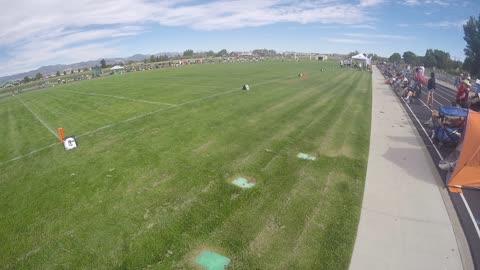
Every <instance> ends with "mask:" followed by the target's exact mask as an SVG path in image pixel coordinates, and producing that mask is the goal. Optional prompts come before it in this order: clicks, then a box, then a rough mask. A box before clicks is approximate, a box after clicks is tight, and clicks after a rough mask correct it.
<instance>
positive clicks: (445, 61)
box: [433, 50, 452, 69]
mask: <svg viewBox="0 0 480 270" xmlns="http://www.w3.org/2000/svg"><path fill="white" fill-rule="evenodd" d="M433 55H434V56H435V62H436V67H438V68H441V69H448V68H449V67H450V64H451V62H452V59H451V58H450V54H449V53H447V52H444V51H442V50H434V51H433Z"/></svg>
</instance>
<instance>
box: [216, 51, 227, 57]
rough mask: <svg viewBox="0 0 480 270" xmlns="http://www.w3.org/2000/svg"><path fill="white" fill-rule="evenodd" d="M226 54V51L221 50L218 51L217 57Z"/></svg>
mask: <svg viewBox="0 0 480 270" xmlns="http://www.w3.org/2000/svg"><path fill="white" fill-rule="evenodd" d="M227 54H228V52H227V50H225V49H221V50H220V51H218V53H217V56H225V55H227Z"/></svg>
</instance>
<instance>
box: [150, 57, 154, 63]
mask: <svg viewBox="0 0 480 270" xmlns="http://www.w3.org/2000/svg"><path fill="white" fill-rule="evenodd" d="M153 62H155V55H150V63H153Z"/></svg>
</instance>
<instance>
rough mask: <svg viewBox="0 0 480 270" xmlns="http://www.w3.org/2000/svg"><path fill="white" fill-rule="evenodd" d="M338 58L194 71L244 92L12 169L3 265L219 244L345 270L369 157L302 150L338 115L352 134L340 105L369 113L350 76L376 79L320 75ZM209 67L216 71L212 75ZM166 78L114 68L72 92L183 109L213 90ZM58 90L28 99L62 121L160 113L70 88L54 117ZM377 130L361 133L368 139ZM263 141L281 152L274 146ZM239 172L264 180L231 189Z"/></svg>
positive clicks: (251, 256)
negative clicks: (310, 158)
mask: <svg viewBox="0 0 480 270" xmlns="http://www.w3.org/2000/svg"><path fill="white" fill-rule="evenodd" d="M333 64H334V63H329V62H328V63H326V62H317V61H310V62H309V61H306V62H303V61H302V62H300V63H297V62H291V63H287V62H285V63H283V62H281V61H276V62H272V63H268V64H265V65H262V64H255V63H253V64H245V65H242V66H241V65H219V66H218V67H216V66H207V65H205V66H201V68H198V69H196V68H191V69H184V70H183V71H182V74H179V75H182V77H183V78H182V79H181V81H180V82H184V83H192V84H195V82H199V83H202V82H203V83H207V82H211V83H215V84H217V83H218V85H221V86H227V87H222V88H223V89H230V87H228V85H230V86H232V85H233V86H235V85H237V84H238V89H239V90H238V94H235V93H229V94H226V95H223V96H221V98H219V97H216V98H212V99H210V100H208V101H207V102H196V103H190V104H189V105H188V106H187V105H185V106H183V108H182V109H180V110H169V111H168V112H167V111H165V113H162V114H156V115H154V116H149V117H145V118H143V119H141V120H138V121H131V122H129V123H128V124H125V125H118V126H116V127H115V128H111V129H108V131H105V132H103V131H102V132H98V133H96V134H95V135H92V136H85V137H83V139H82V141H83V143H84V145H85V147H80V148H78V149H77V150H75V151H72V152H65V151H63V150H62V149H61V148H60V147H57V148H51V149H50V150H45V151H43V152H41V153H37V154H35V155H34V156H31V157H30V158H25V159H22V160H20V161H17V162H16V163H15V164H13V163H10V164H9V165H8V166H2V167H1V170H2V174H0V189H1V190H4V192H1V193H0V205H2V206H3V208H2V209H5V211H1V212H0V242H2V245H0V261H2V262H3V263H2V264H3V265H4V267H6V268H16V269H32V268H36V269H48V268H52V267H58V266H59V265H61V266H62V267H63V268H75V269H76V268H80V269H82V268H88V269H126V268H132V269H141V268H142V269H145V268H153V269H193V268H194V267H195V265H194V260H192V258H193V257H195V254H196V252H199V251H201V250H203V249H210V250H213V251H215V252H217V253H219V254H222V255H225V256H228V257H229V258H231V259H232V264H231V268H232V269H277V268H280V267H282V266H284V268H288V269H290V268H292V269H294V268H298V269H347V267H348V262H349V257H350V255H351V254H350V252H351V249H352V247H353V244H352V243H353V240H354V233H355V232H356V230H355V228H354V227H355V224H356V223H357V222H358V215H357V212H358V211H357V209H358V208H359V206H360V202H361V201H360V200H359V195H358V194H359V193H360V191H361V188H362V187H361V183H362V182H363V180H364V178H363V177H364V176H362V174H363V171H364V170H365V166H364V165H365V164H366V160H364V159H363V158H362V159H361V160H356V159H351V158H347V157H344V156H339V157H328V156H325V155H322V154H321V153H318V152H316V154H319V155H318V156H317V157H318V160H317V161H315V162H304V161H301V160H298V159H297V158H296V154H297V153H298V151H299V150H305V151H310V150H313V151H315V149H317V148H315V146H318V143H319V142H320V141H321V140H320V138H319V137H322V136H324V134H325V132H326V131H328V129H329V128H328V126H330V125H332V124H333V123H335V121H341V122H343V123H346V124H347V123H348V125H347V127H345V130H340V129H337V131H336V132H340V133H339V134H338V135H341V132H349V130H348V128H349V127H348V126H350V124H353V123H352V122H353V121H352V122H349V121H343V120H342V118H345V117H351V116H350V114H349V113H343V114H342V113H341V112H342V110H343V109H345V108H344V107H348V106H351V107H352V108H350V109H348V112H354V111H356V109H358V108H359V107H358V108H357V107H356V105H355V102H353V103H351V100H350V96H357V97H358V96H359V95H362V97H358V102H360V103H361V102H363V101H364V97H363V93H364V91H361V90H360V87H359V86H358V87H355V88H351V87H350V85H351V82H352V80H354V81H358V85H363V81H362V80H364V79H365V78H367V77H366V76H364V77H362V76H358V75H357V74H360V73H355V72H352V71H350V70H340V69H336V70H332V71H331V72H330V71H328V72H322V73H320V71H319V68H323V67H328V66H333ZM280 71H282V72H280ZM317 71H318V72H317ZM176 72H177V73H178V72H180V70H177V71H176ZM201 72H203V73H204V74H205V75H206V77H211V75H215V76H217V78H215V79H214V78H211V79H205V78H204V76H203V75H202V74H201ZM299 72H305V73H307V74H309V77H308V78H307V79H303V80H302V79H301V78H298V77H297V78H296V79H286V80H285V79H284V80H280V81H279V82H278V83H270V84H265V85H264V86H258V85H257V87H254V88H253V89H252V91H249V92H244V91H241V90H240V87H241V85H242V84H244V83H248V84H250V85H255V83H256V82H258V83H262V84H264V83H266V81H263V80H270V79H272V77H275V76H276V74H277V73H281V74H288V75H293V74H298V73H299ZM173 73H175V72H173ZM157 74H159V73H158V72H155V71H154V72H149V73H143V72H139V73H138V75H137V74H133V75H131V76H130V77H129V78H128V77H126V76H112V78H111V79H105V80H103V81H104V82H105V83H97V81H95V82H93V80H92V83H80V84H78V85H79V86H78V89H73V88H67V87H65V89H68V90H73V91H76V90H79V91H83V92H88V91H87V90H91V91H92V92H95V93H103V94H113V95H119V96H123V97H129V98H139V99H144V100H159V101H167V102H172V103H175V104H180V103H184V102H191V101H192V100H196V99H198V98H201V97H202V96H207V95H210V94H216V93H205V92H204V91H201V92H199V91H196V90H195V89H194V88H187V87H177V88H174V87H172V88H171V91H170V90H168V93H166V94H167V96H169V98H172V99H171V100H170V99H168V100H162V98H161V97H160V96H164V95H163V93H162V90H161V89H160V88H161V86H160V84H161V80H158V79H157V78H156V75H157ZM164 74H168V73H164ZM345 76H349V79H346V78H345ZM350 76H351V77H352V78H351V79H350ZM262 78H263V80H262ZM334 80H335V81H337V83H336V84H332V81H334ZM239 81H241V83H240V84H239V83H238V82H239ZM99 82H100V81H99ZM136 84H138V88H132V86H135V85H136ZM337 84H338V85H337ZM316 88H318V89H316ZM62 89H63V87H62ZM115 89H118V92H113V90H115ZM129 89H134V90H135V91H132V92H128V91H129ZM176 90H178V91H176ZM256 90H258V91H256ZM220 91H222V90H218V92H220ZM60 92H61V91H58V93H60ZM52 94H53V93H52ZM67 94H68V93H67ZM49 96H50V95H45V96H44V98H43V99H42V100H40V101H38V102H34V101H35V100H36V97H37V96H32V97H31V99H23V100H25V102H26V103H27V104H28V105H29V106H30V107H31V108H32V109H33V110H34V111H35V112H39V114H40V115H41V116H42V118H43V119H44V120H45V121H47V123H49V124H50V123H61V122H60V120H61V119H62V118H59V117H55V114H56V115H58V116H60V117H63V116H62V115H61V114H59V113H62V112H63V111H66V110H65V108H69V109H68V110H70V108H71V109H72V112H73V114H72V115H73V116H74V118H75V117H77V115H78V117H80V118H82V117H83V116H86V117H88V116H89V115H90V117H92V116H93V117H96V118H100V119H99V120H98V121H97V120H96V121H94V122H93V123H92V122H90V124H89V125H88V126H85V125H84V127H86V128H82V129H83V130H91V129H93V128H95V126H97V127H98V126H103V125H106V124H109V123H108V122H111V123H115V122H117V121H122V120H123V119H125V118H129V117H132V116H135V115H140V114H143V113H147V112H149V111H145V110H143V108H148V109H149V110H150V111H153V110H157V109H160V107H157V108H154V106H153V105H148V104H140V103H129V102H126V103H125V102H121V101H120V100H116V99H112V101H111V102H106V103H112V106H106V107H102V108H98V109H101V112H102V113H107V115H103V114H99V113H95V112H94V113H89V112H90V111H92V110H97V106H102V105H101V104H102V102H103V100H101V99H96V98H91V97H90V98H88V97H86V96H85V98H78V99H76V98H75V96H74V94H70V96H69V97H67V98H69V99H70V102H66V103H64V104H63V105H62V104H61V105H62V106H61V105H58V106H57V107H58V108H57V109H54V113H52V114H53V115H52V116H51V117H50V118H49V119H51V120H50V121H49V119H47V118H46V117H45V113H44V112H45V111H47V110H48V109H49V108H44V107H45V106H47V107H49V106H50V105H49V104H50V103H51V102H50V101H51V100H52V99H50V98H49ZM52 96H56V95H52ZM62 96H63V95H62ZM155 96H156V97H158V99H155ZM365 98H366V97H365ZM30 101H32V102H30ZM54 102H55V101H54ZM16 103H17V102H16ZM76 103H80V104H79V105H77V104H76ZM34 104H35V105H36V106H33V105H34ZM349 104H353V105H349ZM89 105H90V106H89ZM122 105H123V106H122ZM17 106H18V107H17V108H16V109H17V110H19V109H22V111H23V114H24V115H26V116H28V117H29V118H30V121H34V123H35V120H33V119H31V118H33V117H31V115H30V113H29V112H28V111H27V110H26V109H25V108H23V107H22V105H21V104H19V103H18V105H17ZM125 106H133V107H130V109H129V108H125ZM173 108H175V107H172V109H173ZM125 109H129V114H126V113H124V110H125ZM139 109H141V110H139ZM108 113H111V114H113V115H117V117H113V118H112V117H111V116H110V115H108ZM118 113H120V115H118ZM357 115H358V114H357ZM352 116H353V115H352ZM356 118H357V117H356ZM358 119H359V121H358V123H356V124H355V127H356V128H358V127H359V126H362V127H363V126H365V125H366V124H367V123H366V122H367V121H366V119H365V117H363V118H362V117H358ZM105 122H106V123H105ZM97 123H102V124H97ZM35 125H36V130H43V127H40V126H39V125H37V124H35ZM50 125H52V124H50ZM92 127H93V128H92ZM305 128H306V132H305V130H304V129H305ZM82 129H80V128H77V129H76V133H77V134H79V133H81V132H78V131H79V130H80V131H82ZM366 130H367V129H364V128H362V129H359V130H358V132H359V133H362V134H360V135H361V137H362V138H363V137H364V135H365V134H363V133H364V132H365V131H366ZM13 137H15V136H13ZM48 137H49V136H47V138H48ZM343 139H345V138H343ZM347 141H349V139H347ZM315 142H316V143H317V144H315ZM354 142H355V143H356V142H357V141H354ZM361 142H362V143H368V142H366V141H364V140H363V139H362V141H361ZM42 144H48V143H45V142H43V143H42ZM343 144H345V142H343ZM266 147H268V148H269V149H273V150H275V152H277V153H279V154H278V155H273V154H271V153H268V152H265V151H264V148H266ZM349 147H350V146H349ZM361 149H367V148H366V147H363V146H362V147H361ZM23 151H25V150H23ZM20 153H21V152H20ZM17 154H18V153H17ZM359 156H361V157H363V156H364V155H363V154H362V155H359ZM26 168H28V169H26ZM236 174H241V175H244V176H247V177H250V176H251V177H255V178H256V179H257V185H256V187H255V188H253V189H251V190H241V189H238V188H236V187H234V186H232V185H231V184H230V183H229V182H228V180H229V179H230V178H232V177H234V176H235V175H236ZM327 176H330V178H328V177H327ZM22 191H26V192H22ZM322 191H323V192H322ZM338 210H340V211H338ZM269 225H271V226H269ZM250 247H254V250H259V251H260V252H258V253H255V252H254V251H253V250H251V249H250ZM0 268H1V267H0Z"/></svg>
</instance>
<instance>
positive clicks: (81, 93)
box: [60, 89, 175, 106]
mask: <svg viewBox="0 0 480 270" xmlns="http://www.w3.org/2000/svg"><path fill="white" fill-rule="evenodd" d="M60 91H63V92H68V93H74V94H79V95H88V96H100V97H111V98H118V99H124V100H130V101H135V102H142V103H149V104H160V105H169V106H175V104H171V103H166V102H158V101H148V100H142V99H134V98H127V97H121V96H112V95H104V94H97V93H85V92H79V91H70V90H64V89H62V90H60Z"/></svg>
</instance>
